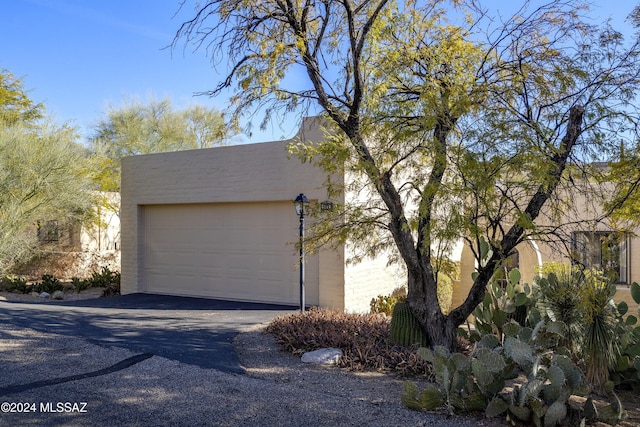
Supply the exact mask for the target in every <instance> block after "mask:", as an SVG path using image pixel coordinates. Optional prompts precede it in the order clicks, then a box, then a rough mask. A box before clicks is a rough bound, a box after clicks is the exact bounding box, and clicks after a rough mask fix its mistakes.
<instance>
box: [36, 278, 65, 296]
mask: <svg viewBox="0 0 640 427" xmlns="http://www.w3.org/2000/svg"><path fill="white" fill-rule="evenodd" d="M33 290H34V291H35V292H38V293H41V292H46V293H48V294H52V293H54V292H55V291H62V290H64V285H63V284H62V282H60V280H58V279H57V278H55V277H54V276H52V275H50V274H43V275H42V280H41V281H40V282H36V283H34V285H33Z"/></svg>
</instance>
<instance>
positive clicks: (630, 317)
mask: <svg viewBox="0 0 640 427" xmlns="http://www.w3.org/2000/svg"><path fill="white" fill-rule="evenodd" d="M624 323H625V324H626V325H627V326H633V325H635V324H636V323H638V318H637V317H636V316H634V315H633V314H630V315H628V316H627V318H626V319H625V321H624Z"/></svg>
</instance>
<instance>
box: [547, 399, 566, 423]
mask: <svg viewBox="0 0 640 427" xmlns="http://www.w3.org/2000/svg"><path fill="white" fill-rule="evenodd" d="M566 417H567V405H565V404H564V402H558V401H556V402H553V403H552V404H551V406H549V408H548V409H547V412H546V413H545V414H544V425H545V427H549V426H555V425H556V424H558V423H559V422H560V421H562V420H564V419H565V418H566Z"/></svg>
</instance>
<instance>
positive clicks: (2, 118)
mask: <svg viewBox="0 0 640 427" xmlns="http://www.w3.org/2000/svg"><path fill="white" fill-rule="evenodd" d="M43 117H44V105H43V104H36V103H35V102H33V100H31V98H29V97H28V96H27V92H26V90H25V89H24V85H23V82H22V79H20V78H16V77H15V76H14V75H13V74H12V73H11V72H10V71H8V70H5V69H4V68H0V125H1V126H12V125H16V124H21V125H22V126H27V125H30V124H33V123H35V122H36V121H38V120H39V119H41V118H43Z"/></svg>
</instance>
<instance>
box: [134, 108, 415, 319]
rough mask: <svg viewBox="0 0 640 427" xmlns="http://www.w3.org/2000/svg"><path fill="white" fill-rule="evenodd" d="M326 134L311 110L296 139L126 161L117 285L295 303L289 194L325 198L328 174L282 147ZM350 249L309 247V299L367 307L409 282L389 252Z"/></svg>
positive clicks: (294, 219)
mask: <svg viewBox="0 0 640 427" xmlns="http://www.w3.org/2000/svg"><path fill="white" fill-rule="evenodd" d="M322 138H323V133H322V131H321V130H320V126H319V123H318V119H313V118H310V119H306V120H305V121H304V122H303V124H302V127H301V129H300V130H299V132H298V134H297V135H296V137H294V138H293V139H291V140H284V141H275V142H265V143H258V144H247V145H235V146H223V147H216V148H209V149H201V150H191V151H180V152H172V153H160V154H150V155H143V156H135V157H128V158H125V159H123V161H122V192H121V197H122V205H121V222H122V281H121V292H122V293H123V294H128V293H135V292H142V293H154V294H169V295H179V296H193V297H206V298H217V299H229V300H242V301H254V302H266V303H279V304H287V305H297V304H298V302H299V270H298V261H299V256H298V252H297V249H296V247H295V243H296V242H297V241H298V227H299V217H298V215H297V214H296V211H295V209H294V204H293V200H294V199H295V198H296V196H297V195H299V194H300V193H303V194H305V195H306V196H307V198H308V199H309V200H310V201H311V203H322V202H324V201H327V199H328V197H327V194H326V190H325V189H324V186H323V184H324V183H325V181H326V178H327V176H326V172H325V171H323V170H321V169H319V168H317V167H315V166H313V165H311V164H308V163H302V162H301V161H300V160H299V159H298V158H296V157H289V156H288V153H287V149H286V147H287V145H288V144H289V143H290V142H292V141H300V140H301V141H308V142H317V141H320V140H321V139H322ZM332 179H334V180H340V179H342V180H344V179H345V178H344V177H343V176H333V177H332ZM342 197H343V198H342V199H341V200H330V201H331V202H333V203H340V204H342V203H344V202H345V200H344V196H342ZM347 197H349V196H347ZM350 250H351V249H349V246H348V245H347V246H345V247H339V248H337V249H329V248H325V249H321V250H319V251H318V252H316V253H312V254H307V256H306V263H305V266H306V267H305V270H306V272H305V275H306V279H305V289H306V303H307V305H314V306H321V307H329V308H333V309H337V310H345V311H351V312H367V311H368V310H369V304H370V301H371V299H372V298H374V297H376V296H378V295H381V294H389V293H390V292H391V291H392V290H393V289H395V288H396V287H398V286H401V285H403V284H404V280H403V278H402V277H401V275H398V274H397V270H395V269H393V268H389V267H387V261H388V258H387V257H384V256H382V257H380V258H379V259H369V260H365V261H363V262H361V263H358V264H355V265H352V264H348V263H347V262H346V261H347V260H348V259H349V255H350V253H349V251H350Z"/></svg>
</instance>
